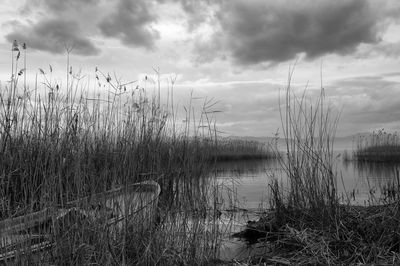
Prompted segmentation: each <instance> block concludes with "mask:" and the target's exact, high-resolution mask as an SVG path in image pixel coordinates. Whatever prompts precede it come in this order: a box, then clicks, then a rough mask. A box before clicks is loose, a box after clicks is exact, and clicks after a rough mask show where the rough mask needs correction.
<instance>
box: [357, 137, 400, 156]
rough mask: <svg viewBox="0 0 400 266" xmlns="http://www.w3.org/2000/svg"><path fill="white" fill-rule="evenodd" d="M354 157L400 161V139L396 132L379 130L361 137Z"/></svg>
mask: <svg viewBox="0 0 400 266" xmlns="http://www.w3.org/2000/svg"><path fill="white" fill-rule="evenodd" d="M356 141H357V143H356V149H355V151H354V152H353V158H354V159H355V160H357V161H363V162H389V163H390V162H400V139H399V136H398V135H397V132H395V133H387V132H386V131H384V130H383V129H382V130H379V131H377V132H373V133H372V134H371V135H369V136H363V137H359V138H358V139H357V140H356Z"/></svg>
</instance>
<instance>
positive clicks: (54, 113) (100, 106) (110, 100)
mask: <svg viewBox="0 0 400 266" xmlns="http://www.w3.org/2000/svg"><path fill="white" fill-rule="evenodd" d="M23 50H24V54H25V56H26V46H25V44H24V45H23ZM69 52H70V51H68V66H67V71H68V73H67V85H66V87H62V85H61V84H59V83H58V82H56V79H55V78H53V76H52V73H53V69H52V67H51V66H50V67H49V69H48V70H46V71H44V70H43V69H40V74H39V76H37V78H36V83H35V85H34V88H28V87H27V83H26V63H25V56H24V57H23V60H24V66H25V67H24V69H20V68H19V66H18V64H19V62H20V60H21V57H20V56H21V51H20V49H19V47H18V44H17V43H16V42H14V44H13V47H12V59H13V60H12V75H11V79H10V81H9V82H8V83H7V85H6V86H3V87H2V88H1V90H0V149H1V153H0V171H1V172H0V220H2V219H7V218H13V217H18V216H21V215H25V214H28V213H31V212H34V211H39V210H42V209H45V208H48V207H55V208H62V207H64V206H65V204H66V203H67V202H69V201H72V200H75V199H79V198H82V197H86V196H90V195H93V194H95V193H100V192H104V191H107V190H109V189H112V188H115V187H119V186H127V185H128V184H131V183H135V182H140V181H142V180H155V181H157V182H158V183H159V184H160V185H161V188H162V193H161V195H160V199H159V206H158V208H159V212H158V213H159V215H158V218H157V223H156V224H155V225H154V226H150V227H149V226H143V228H141V227H139V228H130V227H129V225H128V224H127V223H126V226H124V227H123V229H122V231H121V232H120V233H119V234H117V236H116V238H110V236H109V235H108V233H107V230H105V223H104V222H97V223H90V222H87V221H85V219H83V221H81V220H82V219H78V220H76V221H75V220H74V221H73V222H70V224H72V225H71V226H70V227H68V230H67V228H64V227H62V226H61V227H60V228H61V230H56V228H52V230H51V232H52V236H51V238H52V240H53V242H54V245H53V247H52V248H51V249H50V250H48V251H47V252H44V253H40V254H39V255H38V254H31V253H30V252H29V246H27V247H24V249H25V251H26V250H27V252H24V253H21V254H20V256H19V255H17V256H16V259H15V261H14V263H21V264H29V263H30V262H32V261H34V262H35V263H39V262H41V263H51V264H57V265H84V264H100V265H121V264H129V265H131V264H139V265H156V264H158V265H201V264H205V263H206V262H207V261H211V260H212V259H213V258H214V257H215V256H216V248H217V245H218V243H219V232H218V230H216V229H215V226H214V225H215V224H216V222H215V219H216V217H215V215H214V214H213V213H215V212H211V214H210V213H209V210H210V208H213V207H215V206H214V205H213V204H211V205H210V199H209V198H208V196H209V195H210V193H209V190H210V189H211V185H210V182H208V181H207V180H206V176H207V174H208V173H207V166H206V165H207V164H208V163H209V162H208V160H209V158H210V154H211V151H212V150H213V149H214V147H215V143H216V139H215V137H216V133H215V128H214V127H213V125H214V121H213V118H212V117H211V115H210V114H211V113H212V112H210V110H207V105H206V104H205V105H204V106H203V109H202V110H200V114H199V115H198V118H197V119H198V120H196V121H195V120H194V117H195V116H194V113H193V112H194V110H193V108H192V106H190V104H189V106H188V107H187V108H185V110H190V112H186V118H185V120H186V123H185V124H184V125H183V127H182V128H179V127H178V125H177V123H176V118H175V115H176V114H175V111H174V108H175V109H176V108H177V107H176V106H173V99H172V97H173V92H170V91H169V92H168V95H167V96H166V97H167V99H168V100H167V104H165V103H162V102H161V99H160V94H158V95H148V93H147V91H146V90H145V89H144V88H140V87H139V86H134V85H133V83H132V82H126V83H124V82H122V81H121V80H120V79H118V78H117V77H116V76H110V75H109V74H105V73H103V72H101V71H100V70H99V69H97V68H96V70H95V77H96V82H95V83H96V84H97V85H96V88H94V89H92V88H89V85H88V84H89V82H84V80H85V77H83V76H81V75H80V73H79V72H78V73H75V72H74V71H73V69H72V66H70V65H69V64H70V63H69ZM22 77H23V78H24V82H23V84H24V85H23V86H21V85H20V79H21V78H22ZM158 86H160V83H158ZM172 89H173V88H172ZM158 91H160V87H158ZM205 127H206V130H204V128H205ZM199 128H201V130H199ZM211 202H212V199H211ZM199 212H200V213H202V215H194V214H196V213H199ZM135 219H139V220H140V219H141V218H140V217H135ZM140 223H142V224H143V225H145V224H147V223H149V221H148V220H146V219H142V220H140V222H139V224H140ZM136 224H137V223H136ZM133 229H135V230H133ZM23 254H24V255H23Z"/></svg>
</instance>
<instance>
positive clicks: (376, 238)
mask: <svg viewBox="0 0 400 266" xmlns="http://www.w3.org/2000/svg"><path fill="white" fill-rule="evenodd" d="M290 80H291V74H290V75H289V82H288V86H287V88H286V93H285V102H284V103H283V104H282V106H283V108H282V112H281V120H282V126H283V134H284V137H285V139H286V140H287V142H286V152H287V158H282V159H281V162H282V166H283V168H284V169H285V171H286V175H287V177H288V184H285V185H284V186H282V185H281V184H279V183H278V182H276V181H275V182H273V183H272V184H271V186H270V188H271V194H272V195H271V197H272V200H271V204H270V206H271V209H270V210H269V211H268V212H266V214H265V215H263V216H262V217H260V219H259V220H258V221H255V222H249V223H248V225H247V229H246V230H244V231H242V232H241V233H240V234H238V236H240V237H243V238H245V239H247V240H248V241H250V242H252V243H255V242H256V243H258V244H257V245H258V246H259V247H260V246H262V247H264V248H265V250H266V252H265V253H264V255H254V256H252V257H251V258H249V261H250V262H249V263H248V264H251V265H253V264H259V263H270V264H274V265H359V264H376V265H393V264H398V263H400V256H399V252H400V238H399V236H400V228H399V225H398V222H396V221H398V219H399V212H398V210H399V204H400V203H399V201H398V200H397V198H395V197H393V195H391V197H392V198H393V199H394V200H393V201H391V203H388V202H375V204H378V205H371V206H351V205H349V204H342V203H341V202H340V201H339V198H338V195H337V185H336V174H335V172H334V158H333V152H332V151H333V149H332V147H333V141H334V133H335V129H336V126H337V122H338V116H336V115H333V110H331V109H329V107H328V106H327V104H326V102H325V95H324V90H323V89H322V88H321V91H320V96H319V97H318V98H317V100H316V101H315V102H313V103H310V102H308V101H307V100H306V99H307V98H306V96H307V95H306V93H304V94H303V95H302V96H301V97H296V96H295V95H294V94H293V90H292V88H291V86H290ZM393 184H395V183H393ZM395 185H397V184H395ZM392 187H393V186H391V188H392ZM395 189H396V188H395ZM389 190H390V189H389ZM389 190H388V191H389ZM396 197H397V196H396Z"/></svg>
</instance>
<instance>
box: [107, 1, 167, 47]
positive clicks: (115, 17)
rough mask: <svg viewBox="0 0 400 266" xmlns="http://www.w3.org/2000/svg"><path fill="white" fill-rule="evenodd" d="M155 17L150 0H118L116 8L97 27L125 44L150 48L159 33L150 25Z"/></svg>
mask: <svg viewBox="0 0 400 266" xmlns="http://www.w3.org/2000/svg"><path fill="white" fill-rule="evenodd" d="M156 19H157V17H156V15H155V14H154V13H153V11H152V7H151V2H149V1H144V0H135V1H132V0H120V1H119V3H118V6H117V10H116V11H115V12H113V13H112V14H111V15H109V16H107V17H106V18H105V19H104V20H103V21H102V22H100V24H99V27H100V30H101V32H102V33H103V34H104V35H105V36H107V37H115V38H118V39H120V40H121V41H122V43H124V44H126V45H129V46H134V47H144V48H147V49H152V48H154V45H155V40H157V39H158V38H159V33H158V32H157V31H156V30H155V29H153V28H152V27H151V24H152V23H153V22H154V21H155V20H156Z"/></svg>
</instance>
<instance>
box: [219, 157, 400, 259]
mask: <svg viewBox="0 0 400 266" xmlns="http://www.w3.org/2000/svg"><path fill="white" fill-rule="evenodd" d="M335 157H336V159H335V171H336V174H337V177H338V178H337V187H338V192H339V195H340V197H341V199H342V200H343V201H344V202H350V204H353V205H368V204H376V203H377V201H378V200H379V199H383V198H384V197H385V196H384V193H383V192H382V191H384V190H385V188H386V187H387V185H388V184H389V183H394V184H396V185H398V183H397V182H399V181H398V180H397V177H396V168H397V167H398V168H399V169H400V165H393V164H384V163H364V164H360V163H356V162H344V161H343V158H342V156H341V153H340V152H336V154H335ZM214 175H215V177H216V178H217V180H218V184H219V185H220V187H221V191H222V203H221V204H222V209H223V210H225V211H224V212H223V215H222V218H221V219H222V221H223V222H225V223H226V224H229V225H230V230H232V231H233V232H235V231H240V230H241V229H243V228H244V225H245V224H246V222H247V221H248V220H255V219H257V216H258V214H259V213H260V212H262V208H263V207H264V208H268V200H269V197H268V195H269V194H268V191H269V189H268V185H269V184H270V183H271V181H272V180H273V178H276V179H278V180H280V181H281V182H282V183H283V184H284V183H285V181H286V180H287V178H286V174H285V171H283V169H282V166H281V165H280V163H279V162H278V161H277V160H247V161H234V162H221V163H218V164H217V166H216V168H215V173H214ZM227 232H228V231H227ZM251 252H254V248H249V247H248V246H246V244H245V243H243V242H241V241H240V240H238V239H234V238H231V237H229V234H228V233H227V237H226V240H225V241H224V243H223V245H222V248H221V259H227V260H230V259H233V258H246V257H247V256H248V255H249V254H250V253H251Z"/></svg>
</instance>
